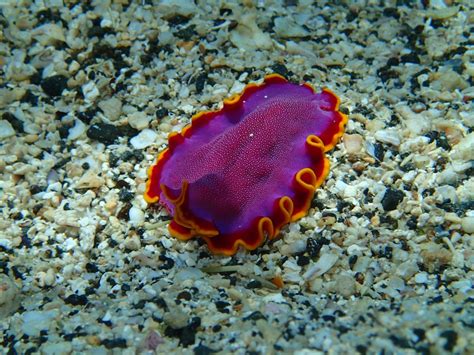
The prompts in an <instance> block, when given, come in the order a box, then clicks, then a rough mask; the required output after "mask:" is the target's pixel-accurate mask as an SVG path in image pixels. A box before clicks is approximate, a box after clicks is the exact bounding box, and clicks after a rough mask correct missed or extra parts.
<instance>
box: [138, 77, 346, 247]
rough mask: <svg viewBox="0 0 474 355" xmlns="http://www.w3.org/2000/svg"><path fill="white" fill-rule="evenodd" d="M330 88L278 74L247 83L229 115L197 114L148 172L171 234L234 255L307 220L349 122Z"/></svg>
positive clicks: (151, 195)
mask: <svg viewBox="0 0 474 355" xmlns="http://www.w3.org/2000/svg"><path fill="white" fill-rule="evenodd" d="M338 108H339V99H338V97H337V96H336V95H335V94H334V93H332V92H331V91H330V90H328V89H324V90H323V91H322V92H320V93H315V91H314V90H313V88H312V87H311V86H310V85H308V84H303V85H297V84H292V83H290V82H288V81H287V80H286V79H285V78H283V77H282V76H280V75H276V74H272V75H269V76H266V77H265V80H264V81H263V83H261V84H249V85H247V86H246V88H245V89H244V91H243V92H242V93H241V94H240V95H236V96H234V97H231V98H229V99H226V100H224V105H223V108H222V109H220V110H217V111H206V112H201V113H198V114H197V115H195V116H194V117H193V118H192V121H191V124H189V125H187V126H186V127H184V129H183V130H182V132H181V133H171V134H170V136H169V144H168V148H167V149H165V150H164V151H162V152H161V153H160V154H159V156H158V159H157V161H156V163H155V164H154V165H153V166H151V167H150V169H149V170H148V176H149V178H148V182H147V187H146V192H145V199H146V201H147V202H149V203H155V202H160V203H161V204H162V205H163V206H164V207H165V208H166V209H167V210H168V212H169V213H170V214H171V215H172V216H173V220H172V221H171V223H170V225H169V231H170V234H171V235H173V236H175V237H177V238H179V239H181V240H188V239H190V238H193V237H196V236H199V237H202V238H203V239H204V240H205V241H206V242H207V244H208V246H209V248H210V250H211V251H213V252H215V253H220V254H226V255H232V254H234V253H235V252H236V251H237V249H238V248H239V246H243V247H245V248H246V249H248V250H253V249H255V248H257V247H258V246H260V245H261V244H262V243H263V242H264V241H265V238H266V237H267V238H268V239H273V238H275V237H276V236H277V235H278V233H279V231H280V229H281V228H282V227H283V226H284V225H285V224H287V223H289V222H292V221H295V220H297V219H299V218H301V217H303V216H304V215H305V214H306V213H307V211H308V209H309V207H310V203H311V199H312V198H313V195H314V192H315V189H316V188H317V187H318V186H320V185H321V183H322V182H323V181H324V179H325V178H326V176H327V174H328V172H329V161H328V159H327V158H326V157H325V152H327V151H328V150H330V149H332V148H333V147H334V146H335V145H336V143H337V141H338V140H339V138H340V137H341V135H342V134H343V131H344V126H345V124H346V122H347V117H346V116H345V115H344V114H342V113H341V112H339V111H338Z"/></svg>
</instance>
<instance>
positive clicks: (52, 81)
mask: <svg viewBox="0 0 474 355" xmlns="http://www.w3.org/2000/svg"><path fill="white" fill-rule="evenodd" d="M67 80H68V79H67V78H66V77H65V76H64V75H54V76H50V77H48V78H45V79H43V81H42V82H41V88H42V89H43V91H44V92H45V93H46V94H47V95H49V96H53V97H57V96H60V95H61V94H62V92H63V90H64V89H66V87H67Z"/></svg>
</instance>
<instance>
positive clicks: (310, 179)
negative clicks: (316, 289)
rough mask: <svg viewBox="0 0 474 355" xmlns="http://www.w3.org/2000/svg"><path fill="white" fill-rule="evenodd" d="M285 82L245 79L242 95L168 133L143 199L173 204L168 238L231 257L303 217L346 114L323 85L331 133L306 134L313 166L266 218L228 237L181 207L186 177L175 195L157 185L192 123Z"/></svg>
mask: <svg viewBox="0 0 474 355" xmlns="http://www.w3.org/2000/svg"><path fill="white" fill-rule="evenodd" d="M286 82H288V81H287V80H286V79H285V78H284V77H283V76H281V75H279V74H271V75H267V76H265V78H264V81H263V82H262V83H260V84H256V83H250V84H248V85H247V86H246V87H245V88H244V90H243V91H242V93H241V94H239V95H234V96H232V97H230V98H228V99H225V100H224V106H223V107H222V108H221V109H220V110H214V111H203V112H199V113H197V114H196V115H194V116H193V117H192V119H191V123H190V124H188V125H186V126H185V127H184V128H183V130H182V132H181V133H178V132H173V133H171V134H170V135H169V136H168V148H166V149H165V150H163V151H162V152H161V153H160V154H159V155H158V158H157V160H156V163H155V164H154V165H152V166H151V167H150V168H149V169H148V181H147V183H146V190H145V194H144V198H145V200H146V201H147V202H148V203H150V204H154V203H157V202H159V201H160V195H161V193H163V195H164V196H165V197H166V199H167V200H168V201H169V202H170V203H172V204H173V210H174V215H173V220H172V221H171V223H170V224H169V226H168V230H169V232H170V234H171V235H172V236H174V237H176V238H178V239H180V240H189V239H191V238H193V237H196V236H200V237H202V238H203V239H204V240H205V241H206V243H207V244H208V247H209V249H210V250H211V251H212V252H213V253H216V254H224V255H233V254H235V253H236V252H237V250H238V249H239V247H240V246H242V247H244V248H245V249H247V250H254V249H256V248H258V247H259V246H260V245H262V244H263V243H264V241H265V238H268V239H269V240H272V239H274V238H275V237H277V236H278V234H279V232H280V229H281V228H282V227H283V226H284V225H286V224H287V223H289V222H293V221H296V220H298V219H300V218H302V217H304V216H305V215H306V213H307V212H308V209H309V207H310V204H311V200H312V199H313V196H314V193H315V191H316V189H317V188H318V187H319V186H320V185H321V184H322V183H323V181H324V180H325V179H326V177H327V175H328V173H329V160H328V159H327V158H326V157H325V152H327V151H329V150H331V149H332V148H334V146H335V145H336V144H337V142H338V141H339V139H340V137H341V136H342V135H343V133H344V127H345V125H346V123H347V120H348V118H347V116H346V115H345V114H343V113H341V112H339V111H338V110H339V104H340V99H339V98H338V97H337V96H336V95H335V94H334V93H333V92H332V91H331V90H329V89H327V88H325V89H323V92H324V93H327V94H328V95H329V96H330V97H331V100H332V101H333V102H332V104H331V107H329V109H331V110H333V111H335V112H337V113H338V114H339V116H340V121H339V124H338V126H337V127H335V129H334V131H333V132H330V133H331V134H332V139H331V141H330V142H329V143H327V144H324V143H323V141H322V140H321V138H319V137H318V136H315V135H309V136H308V137H307V138H306V146H307V149H308V153H309V154H311V156H312V157H313V158H314V162H315V163H314V166H312V167H308V168H304V169H302V170H300V171H298V172H297V173H296V174H295V176H294V179H293V186H294V191H295V196H294V197H293V199H292V198H290V197H289V196H283V197H281V198H279V199H277V200H276V201H275V205H274V208H273V213H272V215H271V216H262V217H257V218H256V219H255V221H254V222H253V223H251V224H250V226H249V228H247V229H245V230H242V231H239V232H236V233H233V234H232V235H221V234H220V233H219V231H218V230H217V229H216V228H215V226H214V225H213V224H212V223H211V222H209V221H204V220H202V219H199V218H196V217H195V216H193V215H192V213H191V212H190V210H189V208H187V207H186V197H187V188H188V182H187V181H183V184H182V188H181V190H180V193H179V195H178V196H176V195H175V194H174V193H173V191H170V190H169V189H168V188H167V187H166V186H164V185H163V184H160V181H161V170H162V168H163V166H164V164H165V163H166V162H167V161H168V160H169V158H170V156H171V155H172V154H173V151H174V150H175V148H176V146H178V145H179V144H181V142H183V141H184V139H185V138H187V137H190V136H191V135H192V134H193V132H194V130H195V129H196V128H197V127H201V126H202V125H205V124H207V123H208V122H209V121H210V120H212V119H213V118H214V117H216V116H217V115H218V114H219V113H221V112H222V111H224V110H226V109H229V108H230V107H232V106H233V105H238V104H239V102H240V100H241V99H242V97H245V96H247V95H251V94H252V93H253V92H255V91H256V90H258V88H259V87H261V86H263V85H268V84H271V83H286ZM303 85H304V86H306V87H308V88H309V89H310V90H311V91H312V92H313V93H314V92H315V90H314V89H313V87H312V86H311V85H309V84H307V83H305V84H303ZM165 207H166V208H167V209H168V210H170V206H166V205H165ZM223 241H225V242H223Z"/></svg>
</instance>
